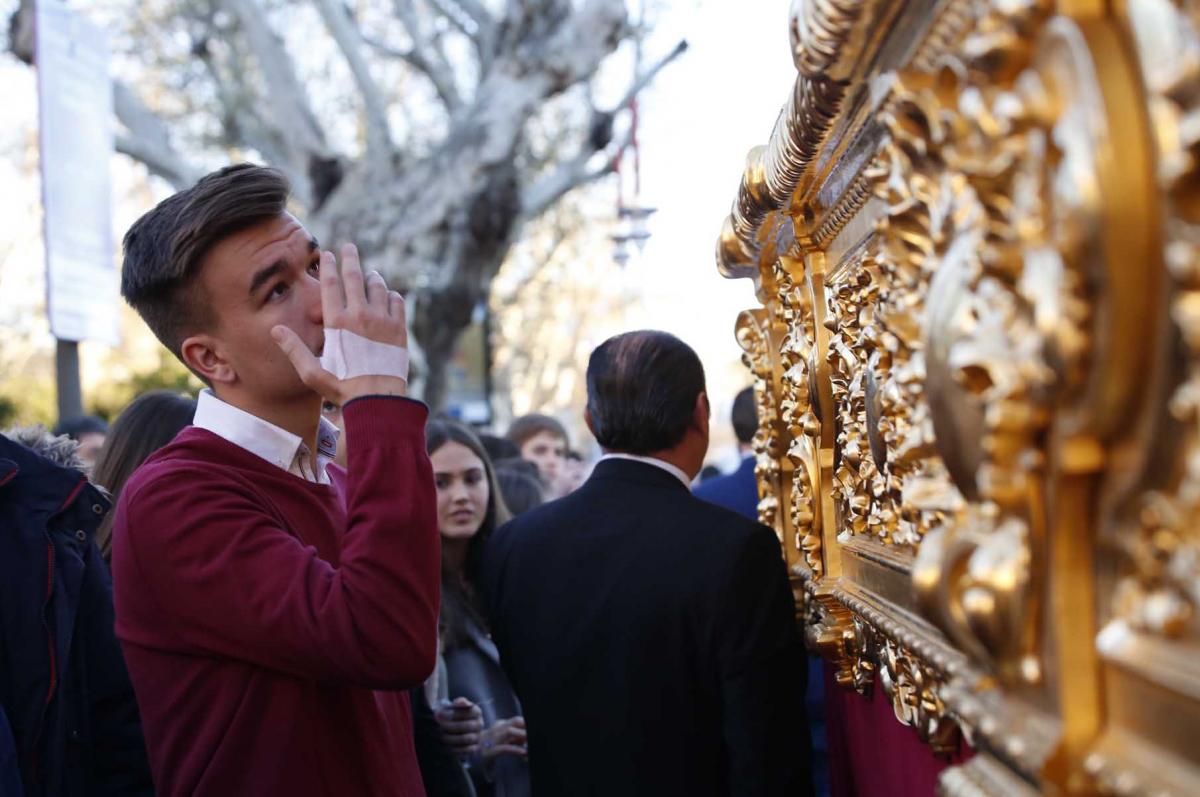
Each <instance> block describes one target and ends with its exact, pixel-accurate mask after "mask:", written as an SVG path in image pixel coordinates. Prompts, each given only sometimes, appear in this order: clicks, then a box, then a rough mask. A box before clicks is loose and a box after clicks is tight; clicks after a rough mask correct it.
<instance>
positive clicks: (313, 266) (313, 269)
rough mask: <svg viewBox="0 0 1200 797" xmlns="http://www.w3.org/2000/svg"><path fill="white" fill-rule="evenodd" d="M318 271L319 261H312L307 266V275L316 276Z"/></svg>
mask: <svg viewBox="0 0 1200 797" xmlns="http://www.w3.org/2000/svg"><path fill="white" fill-rule="evenodd" d="M320 270H321V261H319V260H314V261H313V262H311V263H309V264H308V273H309V274H316V273H317V272H318V271H320Z"/></svg>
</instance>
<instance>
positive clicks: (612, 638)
mask: <svg viewBox="0 0 1200 797" xmlns="http://www.w3.org/2000/svg"><path fill="white" fill-rule="evenodd" d="M587 387H588V405H587V411H586V414H585V417H586V421H587V425H588V428H590V429H591V430H592V433H593V434H594V435H595V436H596V439H597V440H598V441H599V443H600V445H601V446H602V447H603V448H604V450H605V452H606V454H605V456H604V457H603V458H602V459H601V460H600V462H599V463H598V464H597V465H596V468H595V471H594V472H593V474H592V477H591V478H590V479H589V480H588V481H587V482H586V483H585V484H584V485H583V486H582V487H581V488H579V489H578V490H577V491H575V492H574V493H572V494H571V495H569V496H567V497H566V498H563V499H561V500H559V501H555V502H552V503H550V504H545V505H543V506H541V507H539V508H537V509H535V510H532V511H530V512H528V513H527V514H525V515H522V516H521V517H519V518H517V519H516V520H514V521H512V522H511V523H509V524H508V525H506V526H504V527H503V528H502V529H500V531H499V532H497V533H496V534H495V536H494V537H493V539H492V540H491V541H490V544H489V546H488V548H487V551H486V554H485V562H484V569H485V584H486V587H485V590H486V596H485V597H486V599H487V602H488V605H489V607H490V612H491V626H492V632H493V637H494V639H495V641H496V644H497V646H498V647H499V649H500V656H501V661H502V662H503V664H504V667H505V669H506V670H507V672H508V673H509V676H510V678H511V680H512V683H513V686H514V687H515V689H516V691H517V694H518V696H519V697H520V699H521V702H522V707H523V709H524V713H525V719H526V723H527V728H528V746H529V765H530V772H531V776H532V781H533V793H534V795H540V796H541V797H572V796H573V795H580V796H581V797H582V795H597V796H599V795H604V796H605V797H611V796H619V797H635V796H636V795H654V796H655V797H663V796H664V795H680V796H681V797H682V796H683V795H686V796H687V797H696V796H697V795H714V796H715V795H788V797H791V796H792V795H799V796H801V797H803V795H808V794H809V793H810V789H811V786H810V777H809V740H808V723H807V721H806V718H805V713H804V700H803V695H804V687H805V666H804V654H803V649H802V646H801V643H800V639H799V635H798V633H797V630H796V625H795V616H794V612H795V608H794V604H793V602H792V594H791V590H790V589H789V587H788V581H787V574H786V571H785V568H784V564H783V558H782V555H781V553H780V548H779V543H778V541H777V540H776V538H775V535H774V534H773V533H772V532H771V531H770V530H769V529H767V528H766V527H765V526H762V525H759V524H757V523H754V522H752V521H750V520H747V519H745V518H743V517H741V516H740V515H738V514H737V513H735V512H731V511H729V510H726V509H723V508H721V507H718V506H714V505H712V504H708V503H706V502H704V501H701V500H700V499H698V498H695V497H694V496H692V494H691V493H690V492H689V490H688V485H689V482H690V481H691V479H692V478H693V477H694V476H695V475H696V473H697V472H698V471H699V470H700V468H701V466H702V465H703V463H704V456H705V454H706V452H707V450H708V421H709V406H708V397H707V395H706V394H705V385H704V369H703V367H702V366H701V364H700V360H699V358H698V357H697V356H696V353H695V352H694V351H692V349H691V348H689V347H688V346H687V345H686V344H685V343H683V342H682V341H680V340H678V339H677V338H675V337H673V336H671V335H668V334H666V333H663V332H651V331H642V332H630V333H626V334H624V335H618V336H616V337H614V338H610V339H609V340H607V341H605V342H604V343H603V344H601V345H600V346H599V348H597V349H596V350H595V351H594V352H593V353H592V356H591V359H590V360H589V362H588V371H587Z"/></svg>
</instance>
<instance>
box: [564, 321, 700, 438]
mask: <svg viewBox="0 0 1200 797" xmlns="http://www.w3.org/2000/svg"><path fill="white" fill-rule="evenodd" d="M703 392H704V366H703V365H702V364H701V363H700V358H699V357H698V356H696V352H694V351H693V350H692V348H691V347H690V346H688V345H687V344H686V343H684V342H683V341H682V340H680V339H679V338H677V337H675V336H674V335H670V334H667V333H666V332H658V331H654V330H643V331H639V332H626V333H625V334H623V335H617V336H616V337H612V338H609V339H608V340H606V341H604V342H603V343H601V344H600V345H599V346H598V347H597V348H596V350H595V351H593V352H592V356H591V358H590V359H589V360H588V368H587V394H588V404H587V405H588V411H589V413H590V414H591V418H592V432H593V433H594V434H595V435H596V441H597V442H599V443H600V445H601V446H603V447H604V448H605V449H607V450H609V451H620V452H625V453H629V454H650V453H653V452H656V451H665V450H667V449H669V448H673V447H675V446H676V445H678V444H679V442H680V441H681V440H683V437H684V435H685V434H686V433H687V429H688V426H689V425H691V423H692V414H693V412H694V411H695V408H696V397H697V396H699V395H700V394H701V393H703Z"/></svg>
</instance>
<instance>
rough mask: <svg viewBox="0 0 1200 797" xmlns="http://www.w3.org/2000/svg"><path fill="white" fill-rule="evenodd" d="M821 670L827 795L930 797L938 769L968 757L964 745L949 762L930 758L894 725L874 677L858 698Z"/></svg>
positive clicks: (911, 734) (910, 735)
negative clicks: (865, 693)
mask: <svg viewBox="0 0 1200 797" xmlns="http://www.w3.org/2000/svg"><path fill="white" fill-rule="evenodd" d="M824 670H825V700H826V703H825V705H826V710H825V717H826V728H827V733H828V738H829V769H830V782H831V783H830V785H831V793H832V797H933V795H935V794H937V779H938V775H939V774H940V773H941V771H942V770H943V769H945V768H946V767H948V766H950V765H951V764H954V763H960V762H962V761H964V760H966V758H968V757H969V756H970V748H969V747H967V745H966V743H965V742H964V743H962V744H961V745H960V749H959V752H958V753H957V754H956V755H955V756H953V757H952V758H951V759H948V760H947V759H942V758H939V757H937V756H935V755H934V754H933V752H932V751H931V750H930V748H929V747H928V746H927V745H925V744H923V743H922V742H921V740H920V739H918V738H917V734H916V733H915V732H914V731H913V729H912V728H909V727H907V726H905V725H902V724H900V722H899V721H897V719H896V715H895V713H894V712H893V711H892V703H891V700H890V699H889V698H888V696H887V695H886V694H885V693H884V691H883V687H882V686H880V685H879V679H878V678H876V681H875V688H874V689H872V690H871V696H870V697H862V696H861V695H859V694H858V693H857V692H854V691H853V690H850V689H844V688H842V687H840V686H838V685H837V684H836V683H834V680H833V675H832V672H831V671H832V668H831V667H825V668H824Z"/></svg>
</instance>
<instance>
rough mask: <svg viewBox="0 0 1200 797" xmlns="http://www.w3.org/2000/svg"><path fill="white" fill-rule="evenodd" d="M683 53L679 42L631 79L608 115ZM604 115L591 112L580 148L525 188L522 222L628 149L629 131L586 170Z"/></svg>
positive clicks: (597, 147)
mask: <svg viewBox="0 0 1200 797" xmlns="http://www.w3.org/2000/svg"><path fill="white" fill-rule="evenodd" d="M686 51H687V42H686V41H680V42H679V44H677V45H675V48H674V49H673V50H671V52H669V53H667V54H666V55H665V56H663V57H662V58H660V59H659V60H658V61H657V62H656V63H654V64H653V65H652V66H651V67H650V68H649V69H647V70H646V71H645V72H643V73H642V74H641V75H638V76H637V77H636V78H634V80H633V83H631V84H630V86H629V89H628V90H627V91H626V92H625V95H624V96H623V97H622V98H621V100H620V101H619V102H618V103H617V105H616V106H615V107H614V108H613V109H612V110H611V111H609V112H608V114H609V116H610V117H611V115H612V114H615V113H616V112H617V111H620V110H621V109H623V108H626V107H628V106H629V104H630V103H632V102H633V100H634V99H635V98H636V97H637V95H638V93H639V92H641V91H642V90H643V89H645V88H646V86H648V85H650V82H651V81H653V80H654V78H655V77H656V76H657V75H658V73H659V72H661V71H662V70H663V68H664V67H666V65H667V64H669V63H671V62H672V61H674V60H675V59H676V58H678V57H679V56H680V55H682V54H683V53H684V52H686ZM603 115H604V112H602V111H596V110H593V117H592V118H593V124H592V125H589V137H588V139H587V140H586V141H585V142H584V143H583V145H582V146H580V148H579V151H578V152H576V153H575V155H574V156H573V157H571V158H569V159H568V160H565V161H563V162H562V163H561V164H560V165H559V167H558V168H557V169H555V170H554V171H553V172H551V173H550V174H548V175H546V176H545V177H543V178H542V179H541V180H539V181H538V182H536V183H534V184H533V185H531V186H529V187H528V188H527V189H525V191H523V192H522V194H521V216H522V218H525V219H532V218H536V217H538V216H540V215H541V214H542V213H543V212H545V210H546V209H547V208H548V207H550V206H551V205H553V204H554V203H555V202H557V201H558V200H560V199H562V197H563V196H564V195H566V194H567V193H569V192H571V191H573V190H574V189H576V188H579V187H580V186H583V185H586V184H588V183H591V182H594V181H596V180H598V179H600V178H601V177H603V176H604V175H606V174H610V173H611V172H612V171H613V170H614V169H615V168H616V165H617V159H618V158H620V156H621V152H622V151H623V150H624V149H625V148H626V147H627V146H629V142H630V140H631V136H632V130H630V131H627V132H626V134H625V136H624V139H623V141H621V142H620V143H618V144H617V145H616V146H615V147H613V146H609V147H608V152H609V156H608V157H607V158H606V159H605V161H604V163H603V164H602V165H600V166H599V167H597V168H593V169H588V165H589V164H590V163H591V162H592V159H593V157H594V156H595V155H596V154H597V153H598V152H600V151H601V150H602V149H604V147H605V145H607V143H608V142H607V141H604V142H600V141H597V140H596V139H595V137H594V136H592V135H591V131H592V130H594V127H595V124H596V123H597V121H598V120H600V119H601V118H602V117H603Z"/></svg>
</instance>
